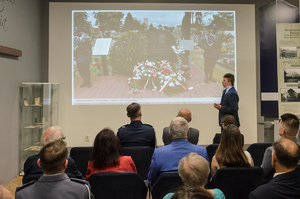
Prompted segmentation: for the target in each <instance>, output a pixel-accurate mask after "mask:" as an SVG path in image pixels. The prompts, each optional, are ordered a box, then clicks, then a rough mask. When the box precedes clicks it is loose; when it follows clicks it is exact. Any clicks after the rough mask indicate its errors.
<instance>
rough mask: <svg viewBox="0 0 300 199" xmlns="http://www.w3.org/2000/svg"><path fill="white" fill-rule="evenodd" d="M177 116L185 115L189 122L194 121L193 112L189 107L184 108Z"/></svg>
mask: <svg viewBox="0 0 300 199" xmlns="http://www.w3.org/2000/svg"><path fill="white" fill-rule="evenodd" d="M177 117H183V118H184V119H186V121H187V122H190V121H192V113H191V111H190V110H189V109H187V108H182V109H180V110H179V111H178V114H177Z"/></svg>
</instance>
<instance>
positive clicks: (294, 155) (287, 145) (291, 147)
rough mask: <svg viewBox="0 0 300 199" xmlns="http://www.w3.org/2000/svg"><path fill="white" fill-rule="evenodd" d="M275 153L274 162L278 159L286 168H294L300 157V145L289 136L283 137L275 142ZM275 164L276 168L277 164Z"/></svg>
mask: <svg viewBox="0 0 300 199" xmlns="http://www.w3.org/2000/svg"><path fill="white" fill-rule="evenodd" d="M273 153H274V155H273V157H272V158H273V161H272V162H274V159H276V161H277V162H278V164H280V165H281V166H282V167H284V168H286V169H294V168H295V167H296V166H297V164H298V161H299V159H300V149H299V146H298V145H297V144H296V143H295V142H293V141H292V140H289V139H287V138H281V139H279V140H278V141H276V142H274V143H273ZM274 164H275V163H274ZM273 166H274V167H275V169H276V165H273ZM276 172H277V171H276Z"/></svg>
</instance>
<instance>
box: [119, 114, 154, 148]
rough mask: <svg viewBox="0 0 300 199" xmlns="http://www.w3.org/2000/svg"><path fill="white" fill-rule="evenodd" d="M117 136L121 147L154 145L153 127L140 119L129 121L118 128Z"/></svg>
mask: <svg viewBox="0 0 300 199" xmlns="http://www.w3.org/2000/svg"><path fill="white" fill-rule="evenodd" d="M117 137H118V138H119V140H120V143H121V145H122V147H130V146H150V147H153V148H155V147H156V136H155V131H154V128H153V127H152V126H151V125H149V124H143V123H142V122H141V121H137V120H136V121H131V122H130V124H127V125H124V126H122V127H121V128H119V129H118V132H117Z"/></svg>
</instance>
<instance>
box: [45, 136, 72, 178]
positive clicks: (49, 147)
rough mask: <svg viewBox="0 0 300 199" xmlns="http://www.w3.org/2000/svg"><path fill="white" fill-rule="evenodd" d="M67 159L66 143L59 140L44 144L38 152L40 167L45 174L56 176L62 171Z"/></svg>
mask: <svg viewBox="0 0 300 199" xmlns="http://www.w3.org/2000/svg"><path fill="white" fill-rule="evenodd" d="M67 157H68V150H67V145H66V143H65V142H64V141H63V140H61V139H59V140H56V141H53V142H50V143H48V144H46V146H44V147H43V148H42V150H41V151H40V165H41V167H42V169H43V172H44V173H45V174H56V173H61V172H62V171H64V163H65V161H66V159H67Z"/></svg>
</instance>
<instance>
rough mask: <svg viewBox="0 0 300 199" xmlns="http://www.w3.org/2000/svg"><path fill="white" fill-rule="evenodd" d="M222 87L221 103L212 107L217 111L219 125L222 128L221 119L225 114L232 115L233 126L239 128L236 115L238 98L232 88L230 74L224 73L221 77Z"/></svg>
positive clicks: (232, 80)
mask: <svg viewBox="0 0 300 199" xmlns="http://www.w3.org/2000/svg"><path fill="white" fill-rule="evenodd" d="M222 85H223V87H224V88H225V89H224V90H223V94H222V98H221V103H220V104H217V103H215V104H214V107H215V108H216V109H218V110H219V125H220V126H221V127H222V124H221V118H222V117H223V116H224V115H226V114H230V115H233V117H234V120H235V125H236V126H237V127H239V126H240V120H239V115H238V110H239V105H238V103H239V96H238V93H237V92H236V90H235V88H234V87H233V86H234V75H233V74H231V73H226V74H225V75H224V76H223V81H222Z"/></svg>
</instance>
